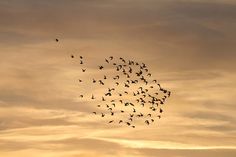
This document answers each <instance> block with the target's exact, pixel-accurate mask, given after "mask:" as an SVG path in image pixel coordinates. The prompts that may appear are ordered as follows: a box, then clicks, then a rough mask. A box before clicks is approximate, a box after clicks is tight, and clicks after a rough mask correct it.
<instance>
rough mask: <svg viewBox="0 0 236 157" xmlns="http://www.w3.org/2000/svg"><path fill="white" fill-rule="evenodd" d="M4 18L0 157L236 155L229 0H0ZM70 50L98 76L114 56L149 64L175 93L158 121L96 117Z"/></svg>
mask: <svg viewBox="0 0 236 157" xmlns="http://www.w3.org/2000/svg"><path fill="white" fill-rule="evenodd" d="M0 19H1V20H0V77H1V78H0V156H1V157H16V156H17V157H27V156H33V157H100V156H101V157H123V156H125V157H134V156H135V157H156V156H161V157H162V156H165V157H189V156H191V157H200V156H201V157H235V156H236V125H235V124H236V106H235V102H236V97H235V96H236V95H235V94H236V74H235V69H236V63H235V58H236V52H235V51H236V38H235V37H236V31H235V28H236V2H235V0H214V1H211V0H77V1H75V0H40V1H34V0H1V1H0ZM55 38H59V39H60V41H59V42H58V43H56V42H55ZM71 54H74V55H75V56H79V55H83V56H84V57H85V58H87V60H89V62H90V64H89V65H90V67H88V70H90V71H92V72H91V73H90V74H88V75H93V76H94V77H96V75H97V74H96V72H94V71H95V69H94V66H95V65H97V64H99V63H102V62H103V61H104V58H105V57H107V56H110V55H113V56H115V57H120V56H122V57H124V58H127V59H133V60H136V61H140V62H145V63H147V65H148V66H149V69H150V70H151V72H152V74H153V77H155V78H156V79H158V80H159V81H160V83H161V84H162V85H163V86H164V87H165V88H166V89H168V90H171V91H172V93H173V94H172V96H171V97H170V98H169V99H168V101H167V103H166V104H165V107H164V113H163V117H162V119H161V120H160V121H159V122H158V123H156V124H155V125H151V126H148V127H147V126H146V125H140V126H139V127H137V128H135V129H131V128H129V127H127V126H116V125H108V124H107V123H106V122H105V121H104V120H103V119H101V118H98V119H97V118H94V116H93V115H92V114H91V112H92V111H93V110H94V109H95V106H93V105H91V102H90V101H81V100H80V99H78V95H79V94H80V92H81V90H84V89H80V87H79V86H78V85H77V82H76V80H77V79H78V78H82V79H86V78H88V76H87V75H81V73H80V67H79V62H78V61H76V60H72V59H71V58H70V55H71ZM95 90H96V91H99V90H100V89H99V88H98V87H94V88H93V87H92V88H90V90H89V91H87V92H88V93H90V92H92V91H95Z"/></svg>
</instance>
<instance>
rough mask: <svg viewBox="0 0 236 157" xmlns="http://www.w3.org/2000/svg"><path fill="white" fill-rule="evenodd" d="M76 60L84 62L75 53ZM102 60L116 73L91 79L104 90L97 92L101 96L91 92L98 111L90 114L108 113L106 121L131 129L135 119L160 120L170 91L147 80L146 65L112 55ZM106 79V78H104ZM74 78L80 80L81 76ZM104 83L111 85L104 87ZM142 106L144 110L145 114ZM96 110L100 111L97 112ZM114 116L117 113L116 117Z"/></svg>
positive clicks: (98, 68) (100, 67)
mask: <svg viewBox="0 0 236 157" xmlns="http://www.w3.org/2000/svg"><path fill="white" fill-rule="evenodd" d="M71 58H75V56H74V55H71ZM79 61H80V64H81V65H83V64H84V58H83V56H79ZM104 61H105V64H107V65H109V66H112V69H113V70H115V71H116V73H117V74H115V75H114V76H107V75H103V77H102V78H100V79H95V78H92V79H91V83H93V84H98V85H99V86H102V87H101V88H104V89H105V92H104V93H103V95H101V93H100V95H101V96H95V95H94V94H92V95H91V98H90V99H92V100H95V99H96V103H99V104H97V107H98V108H99V110H98V111H94V112H93V114H94V115H99V116H101V117H105V116H107V115H109V116H111V118H112V119H111V120H109V121H108V123H109V124H110V123H115V122H116V123H118V124H126V125H128V126H131V127H133V128H135V124H133V122H134V120H135V119H137V118H139V119H141V118H144V123H145V124H147V125H150V124H151V123H153V122H154V121H155V118H158V119H160V118H161V113H162V112H163V108H162V106H163V105H164V103H165V101H166V99H167V98H168V97H170V95H171V92H170V91H168V90H166V89H164V88H162V87H161V85H160V83H158V81H157V80H156V79H151V76H152V74H151V73H150V72H149V69H148V68H147V66H146V64H144V63H138V62H135V61H133V60H125V59H124V58H122V57H120V58H118V61H115V58H114V57H113V56H110V57H109V58H106V59H105V60H104ZM105 69H106V67H105V66H104V65H99V66H97V70H99V71H100V72H103V71H104V70H105ZM81 72H82V73H85V72H86V68H81ZM104 73H105V72H104ZM109 79H110V81H108V80H109ZM78 81H79V82H80V83H82V82H83V80H81V79H79V80H78ZM106 83H107V84H108V86H112V87H108V88H105V84H106ZM79 97H80V98H81V99H82V98H84V95H83V94H81V95H80V96H79ZM124 107H125V108H124ZM101 108H102V109H101ZM122 108H124V109H122ZM145 109H146V110H147V109H148V113H146V112H147V111H146V110H145ZM99 111H101V112H100V113H99ZM144 112H145V113H144ZM124 113H126V116H122V115H121V114H123V115H125V114H124ZM115 115H121V116H120V118H119V119H118V120H116V118H115Z"/></svg>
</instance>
